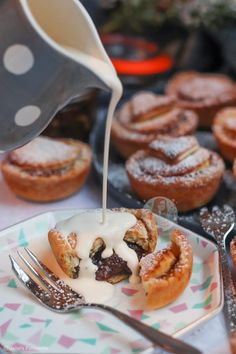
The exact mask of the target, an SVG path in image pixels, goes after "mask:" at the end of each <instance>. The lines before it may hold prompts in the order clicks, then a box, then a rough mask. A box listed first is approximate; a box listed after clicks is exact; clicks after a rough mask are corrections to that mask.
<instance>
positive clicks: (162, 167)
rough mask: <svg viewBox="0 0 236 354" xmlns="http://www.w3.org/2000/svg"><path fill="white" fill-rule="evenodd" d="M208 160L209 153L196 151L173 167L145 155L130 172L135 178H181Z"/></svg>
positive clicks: (201, 149) (200, 150)
mask: <svg viewBox="0 0 236 354" xmlns="http://www.w3.org/2000/svg"><path fill="white" fill-rule="evenodd" d="M209 158H210V153H209V152H208V150H206V149H203V148H200V149H198V150H197V151H196V152H195V153H194V154H191V155H189V156H187V157H186V158H185V159H183V160H181V161H180V162H179V163H176V164H174V165H170V164H168V163H166V162H165V161H163V160H161V159H159V158H157V157H155V156H149V155H147V154H146V155H144V156H142V157H140V158H139V159H138V160H136V164H133V167H131V171H132V174H133V175H135V176H136V177H138V176H143V175H145V176H153V177H158V175H159V176H163V177H171V176H181V175H185V174H187V173H191V172H193V171H194V170H196V169H197V168H198V167H199V166H202V165H203V164H204V163H206V162H207V161H208V160H209Z"/></svg>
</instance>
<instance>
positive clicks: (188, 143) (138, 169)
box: [126, 136, 224, 211]
mask: <svg viewBox="0 0 236 354" xmlns="http://www.w3.org/2000/svg"><path fill="white" fill-rule="evenodd" d="M126 170H127V173H128V177H129V180H130V184H131V187H132V189H133V190H134V192H135V193H136V194H137V196H138V197H139V198H141V199H142V200H148V199H151V198H153V197H156V196H163V197H166V198H169V199H171V200H173V201H174V202H175V203H176V206H177V208H178V210H179V211H189V210H192V209H195V208H198V207H200V206H203V205H205V204H207V203H208V202H209V201H210V200H211V199H212V198H213V197H214V195H215V193H216V192H217V190H218V188H219V185H220V182H221V180H222V177H223V173H224V162H223V160H222V159H221V157H220V156H219V155H218V154H217V153H215V152H213V151H210V150H207V149H204V148H202V147H200V146H199V145H198V142H197V140H196V139H195V138H194V137H191V136H186V137H180V138H170V137H159V138H158V139H156V140H154V141H152V142H151V143H150V145H149V148H148V149H145V150H139V151H137V152H136V153H134V154H133V155H131V156H130V157H129V159H128V160H127V162H126Z"/></svg>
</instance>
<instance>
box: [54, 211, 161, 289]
mask: <svg viewBox="0 0 236 354" xmlns="http://www.w3.org/2000/svg"><path fill="white" fill-rule="evenodd" d="M115 211H120V212H128V213H131V214H133V215H134V216H135V217H136V219H137V222H136V224H135V225H134V226H133V227H131V228H130V229H129V230H128V231H127V232H126V234H125V236H124V241H125V242H126V244H127V245H128V246H129V247H130V248H132V249H133V250H134V251H135V252H136V254H137V256H138V258H141V257H142V256H143V255H144V254H146V253H150V252H152V251H153V250H154V249H155V247H156V243H157V226H156V222H155V219H154V217H153V214H152V213H151V211H149V210H147V209H125V208H120V209H115ZM48 239H49V243H50V245H51V248H52V251H53V253H54V255H55V257H56V259H57V262H58V263H59V265H60V267H61V268H62V269H63V270H64V272H65V273H66V274H67V275H68V276H69V277H71V278H78V277H79V264H80V259H79V257H78V252H77V250H76V248H77V247H79V245H80V243H79V242H80V237H79V235H78V234H77V233H75V232H72V233H70V234H68V236H67V237H64V236H63V235H62V234H61V233H60V231H58V230H57V229H52V230H50V231H49V233H48ZM104 249H105V243H104V240H103V239H102V237H97V238H96V239H95V240H94V242H93V243H92V246H91V249H90V254H89V256H90V258H91V259H92V262H93V264H95V265H96V266H97V270H96V272H95V277H96V280H105V281H108V282H109V283H112V284H115V283H117V282H119V281H121V280H123V279H126V278H127V277H129V275H130V274H131V272H130V269H129V268H128V266H127V262H125V261H124V260H123V259H122V258H121V257H119V256H118V255H117V254H116V253H115V252H113V254H112V255H111V256H109V257H107V258H103V257H102V252H103V250H104Z"/></svg>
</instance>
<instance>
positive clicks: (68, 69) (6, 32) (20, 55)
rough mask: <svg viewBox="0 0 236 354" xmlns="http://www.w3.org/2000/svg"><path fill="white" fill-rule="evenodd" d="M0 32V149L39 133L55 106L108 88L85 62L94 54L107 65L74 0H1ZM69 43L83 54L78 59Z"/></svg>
mask: <svg viewBox="0 0 236 354" xmlns="http://www.w3.org/2000/svg"><path fill="white" fill-rule="evenodd" d="M0 37H1V40H0V56H1V64H0V100H1V102H0V150H1V151H6V150H9V149H14V148H16V147H19V146H21V145H23V144H25V143H27V142H28V141H30V140H31V139H33V138H34V137H35V136H37V135H38V134H40V133H41V132H42V131H43V129H44V128H45V127H46V126H47V125H48V124H49V122H50V121H51V119H52V118H53V116H54V115H55V114H56V112H57V111H58V110H59V109H60V108H62V107H63V106H65V104H67V103H68V102H69V101H70V100H71V99H72V98H75V97H78V96H80V95H82V94H84V93H85V91H86V90H88V89H89V88H90V87H98V88H102V89H105V90H109V87H108V85H107V84H106V83H105V82H104V80H103V79H102V78H101V76H99V75H97V73H96V70H91V68H92V66H91V65H90V66H89V65H87V64H88V61H87V60H86V58H88V59H89V58H91V57H93V58H97V59H98V61H100V62H103V63H107V64H108V65H109V66H110V68H112V64H111V62H110V60H109V58H108V56H107V54H106V53H105V50H104V48H103V46H102V44H101V42H100V39H99V36H98V34H97V32H96V29H95V26H94V24H93V22H92V20H91V18H90V17H89V15H88V14H87V12H86V10H85V9H84V8H83V6H82V5H81V3H80V2H79V1H78V0H10V1H9V0H1V1H0ZM71 48H73V50H74V51H77V54H78V51H79V52H80V53H83V54H84V57H83V60H82V61H81V60H80V56H79V54H78V55H77V56H75V55H73V51H72V50H69V49H71ZM112 70H114V69H113V68H112Z"/></svg>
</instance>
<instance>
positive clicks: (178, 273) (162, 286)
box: [140, 230, 193, 310]
mask: <svg viewBox="0 0 236 354" xmlns="http://www.w3.org/2000/svg"><path fill="white" fill-rule="evenodd" d="M192 265H193V252H192V247H191V245H190V244H189V241H188V239H187V237H186V236H185V235H184V234H183V233H182V232H181V231H180V230H174V231H172V234H171V244H170V246H169V247H167V248H164V249H162V250H160V251H157V252H154V253H151V254H148V255H146V256H145V257H143V258H142V259H141V261H140V267H141V270H140V276H141V282H142V285H143V287H144V290H145V295H146V306H147V308H148V309H151V310H152V309H158V308H160V307H163V306H166V305H168V304H170V303H171V302H173V301H175V300H176V299H177V298H178V297H179V296H180V295H181V294H182V292H183V291H184V289H185V288H186V286H187V285H188V283H189V280H190V277H191V274H192Z"/></svg>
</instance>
